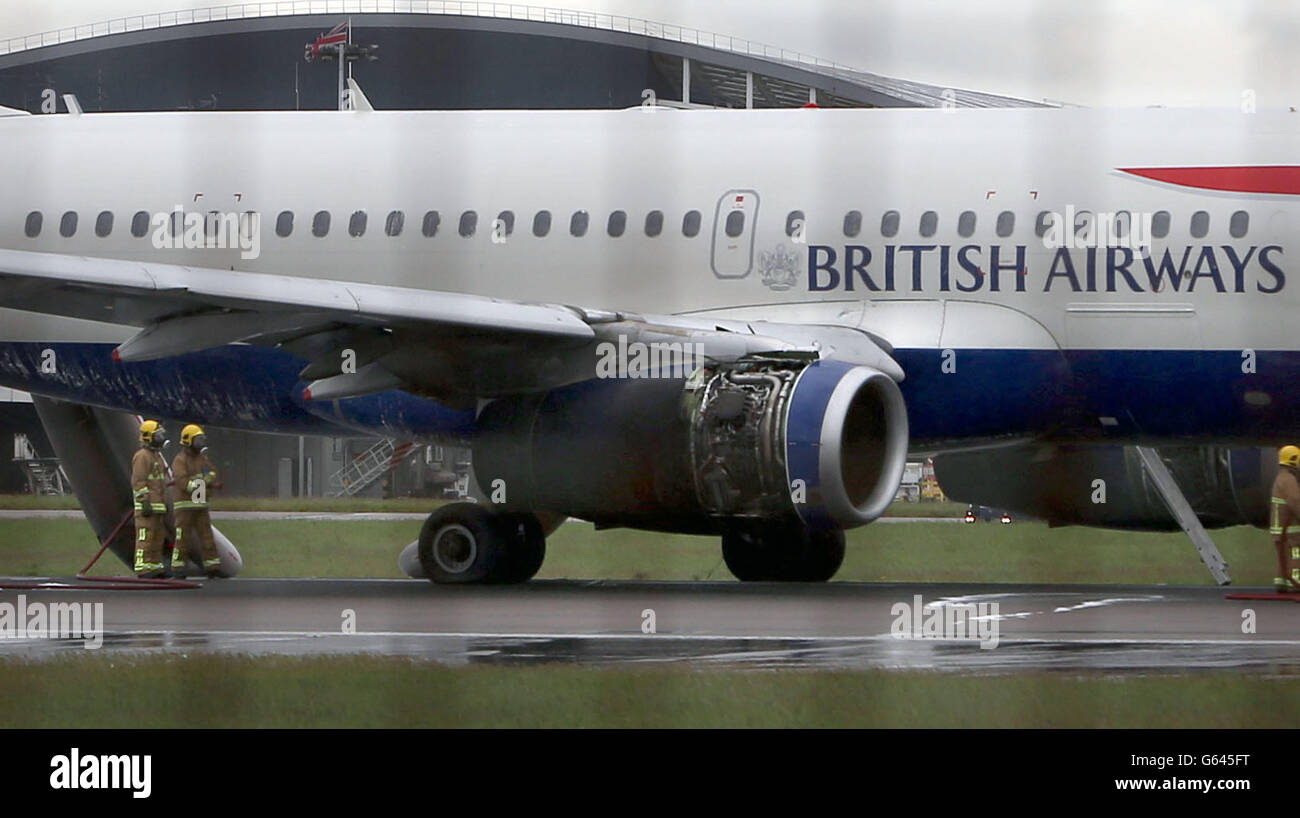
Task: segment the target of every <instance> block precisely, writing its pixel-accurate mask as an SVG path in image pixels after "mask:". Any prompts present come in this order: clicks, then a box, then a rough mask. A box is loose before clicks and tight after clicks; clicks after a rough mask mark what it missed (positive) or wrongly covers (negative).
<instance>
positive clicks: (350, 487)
mask: <svg viewBox="0 0 1300 818" xmlns="http://www.w3.org/2000/svg"><path fill="white" fill-rule="evenodd" d="M414 448H415V444H414V443H402V444H400V445H399V444H398V443H397V441H395V440H392V439H391V438H384V439H383V440H381V441H379V442H378V443H376V444H375V445H373V446H371V447H370V448H369V449H366V450H365V451H364V452H362V453H361V454H359V455H357V456H356V457H354V458H353V459H352V462H350V463H348V464H347V465H346V466H344V467H343V468H341V469H339V470H338V471H336V472H335V473H334V474H332V475H330V484H329V489H328V490H327V492H326V496H327V497H354V496H356V495H357V494H360V493H361V492H363V491H365V490H366V489H367V488H369V487H370V486H372V485H374V483H375V481H376V480H378V479H379V478H381V477H383V476H384V475H385V474H388V473H389V472H391V471H393V470H394V469H396V468H397V466H398V464H399V463H401V462H402V461H403V460H405V459H406V458H407V457H408V456H409V455H410V454H411V451H412V450H413V449H414Z"/></svg>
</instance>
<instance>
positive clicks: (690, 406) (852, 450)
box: [474, 353, 908, 534]
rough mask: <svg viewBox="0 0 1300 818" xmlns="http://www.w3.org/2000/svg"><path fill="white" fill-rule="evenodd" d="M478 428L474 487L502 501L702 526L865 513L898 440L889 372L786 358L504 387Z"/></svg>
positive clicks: (903, 426) (900, 419)
mask: <svg viewBox="0 0 1300 818" xmlns="http://www.w3.org/2000/svg"><path fill="white" fill-rule="evenodd" d="M478 429H479V435H478V438H477V440H476V441H475V444H474V457H475V470H476V473H477V477H478V481H479V486H480V488H481V489H482V491H483V492H484V494H486V495H487V496H488V497H489V499H490V500H491V501H492V503H493V504H500V506H501V507H502V508H503V509H504V510H511V509H518V510H530V511H538V510H544V511H552V512H558V513H561V514H566V515H571V516H575V517H580V518H582V519H586V520H590V521H592V522H594V523H596V525H597V526H600V527H610V526H634V527H638V528H647V529H655V530H662V531H677V532H686V533H701V534H703V533H724V534H725V533H727V532H729V531H735V530H736V529H737V528H738V527H740V528H744V527H746V526H756V525H757V526H765V525H770V526H777V527H782V526H783V527H786V530H790V527H794V528H798V529H802V530H809V531H837V530H839V529H845V528H852V527H855V526H860V525H863V524H865V523H869V522H871V521H872V520H874V519H876V518H877V517H878V516H880V514H882V513H883V512H884V510H885V508H886V507H887V506H888V505H889V503H890V501H891V500H892V499H893V497H894V493H895V491H896V490H897V487H898V484H899V482H900V480H901V477H902V472H903V465H904V461H905V460H906V455H907V444H908V432H907V412H906V408H905V406H904V403H903V397H902V393H901V392H900V391H899V388H898V385H897V384H896V383H895V382H894V380H893V379H892V378H890V377H889V376H888V375H886V374H884V373H882V372H880V371H878V370H876V369H873V368H871V367H866V366H855V365H851V364H847V363H842V362H838V361H832V360H815V359H812V358H810V357H809V356H808V355H806V354H801V353H789V354H783V355H772V356H757V357H755V356H750V357H746V358H742V359H740V360H739V361H735V362H728V363H712V364H708V365H706V366H703V367H701V368H699V369H697V370H696V371H695V372H694V373H693V374H692V375H691V376H690V377H689V378H687V379H683V378H653V377H652V378H609V379H596V380H589V381H585V382H582V383H579V384H576V385H572V386H567V387H564V388H560V389H555V390H552V391H549V392H545V393H540V394H533V395H525V396H516V397H509V398H505V399H501V400H497V401H494V402H493V403H490V404H488V405H487V406H486V407H485V408H484V409H483V411H482V412H481V413H480V416H479V421H478Z"/></svg>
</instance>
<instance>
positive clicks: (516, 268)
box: [0, 109, 1300, 350]
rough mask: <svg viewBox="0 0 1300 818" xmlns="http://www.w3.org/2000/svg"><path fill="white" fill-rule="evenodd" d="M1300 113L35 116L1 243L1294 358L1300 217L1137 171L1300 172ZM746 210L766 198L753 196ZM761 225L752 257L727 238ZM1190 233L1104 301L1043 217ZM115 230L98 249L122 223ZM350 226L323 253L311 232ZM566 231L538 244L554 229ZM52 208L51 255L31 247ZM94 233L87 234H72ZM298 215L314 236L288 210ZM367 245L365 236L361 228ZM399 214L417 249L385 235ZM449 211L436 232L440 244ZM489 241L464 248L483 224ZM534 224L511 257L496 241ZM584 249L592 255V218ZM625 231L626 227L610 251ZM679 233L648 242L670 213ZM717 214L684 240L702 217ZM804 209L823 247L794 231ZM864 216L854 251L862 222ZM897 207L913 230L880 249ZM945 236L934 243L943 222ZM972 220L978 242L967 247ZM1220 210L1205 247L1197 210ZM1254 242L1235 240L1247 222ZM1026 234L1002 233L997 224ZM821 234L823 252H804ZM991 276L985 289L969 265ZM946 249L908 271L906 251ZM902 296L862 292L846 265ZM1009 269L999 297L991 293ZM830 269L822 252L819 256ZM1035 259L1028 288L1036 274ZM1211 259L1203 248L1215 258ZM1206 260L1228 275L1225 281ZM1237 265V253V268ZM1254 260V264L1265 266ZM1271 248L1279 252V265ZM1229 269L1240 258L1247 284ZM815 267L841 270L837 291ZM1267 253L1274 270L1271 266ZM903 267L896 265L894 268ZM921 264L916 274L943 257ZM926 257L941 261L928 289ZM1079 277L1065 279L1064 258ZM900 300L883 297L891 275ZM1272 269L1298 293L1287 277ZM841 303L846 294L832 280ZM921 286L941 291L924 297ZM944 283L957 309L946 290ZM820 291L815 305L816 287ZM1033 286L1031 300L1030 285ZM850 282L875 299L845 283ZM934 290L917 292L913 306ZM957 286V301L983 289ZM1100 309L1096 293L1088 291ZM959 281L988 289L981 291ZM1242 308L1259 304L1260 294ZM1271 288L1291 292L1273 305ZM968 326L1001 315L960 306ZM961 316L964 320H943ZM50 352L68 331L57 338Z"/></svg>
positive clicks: (32, 323)
mask: <svg viewBox="0 0 1300 818" xmlns="http://www.w3.org/2000/svg"><path fill="white" fill-rule="evenodd" d="M1297 144H1300V115H1298V114H1294V113H1282V112H1279V113H1258V114H1239V113H1230V112H1210V111H1182V110H1132V111H1094V110H1084V109H1074V110H960V111H941V110H933V111H929V110H794V111H790V110H779V111H672V110H666V109H660V110H655V109H646V110H629V111H603V112H577V111H558V112H518V111H500V112H357V113H338V112H312V113H305V112H304V113H184V114H104V115H94V114H89V115H83V116H76V117H74V116H62V115H58V116H32V117H9V118H2V119H0V145H2V146H3V147H4V157H5V159H4V161H5V165H6V167H5V173H4V179H5V186H4V189H3V192H2V193H0V247H4V248H11V249H21V250H35V251H46V252H51V253H63V254H76V255H84V256H89V257H106V258H119V259H135V260H152V261H158V262H164V263H172V264H185V265H193V266H202V267H211V268H233V269H237V270H246V271H250V272H273V273H278V274H283V275H301V276H310V277H314V278H329V279H337V280H352V281H365V282H375V283H383V284H390V285H401V286H406V287H416V288H427V289H432V290H446V291H455V292H463V293H473V294H482V295H489V296H496V297H502V298H510V299H517V300H529V301H543V302H552V303H570V304H578V305H582V306H585V307H593V308H601V309H610V310H629V311H636V312H652V313H684V312H712V313H715V314H720V315H722V314H725V315H730V316H742V317H744V316H753V317H764V318H771V319H773V320H788V321H801V320H813V321H819V322H825V321H827V320H832V321H837V322H841V323H850V324H860V325H862V326H864V327H865V328H867V329H870V330H872V331H873V332H877V333H878V334H880V335H881V336H883V337H884V338H885V339H886V340H888V341H890V342H891V343H892V344H893V345H895V346H896V347H923V348H935V347H940V346H945V347H946V346H953V347H963V346H977V347H986V348H1000V347H1029V348H1043V347H1051V346H1059V347H1061V348H1066V349H1109V348H1118V349H1175V350H1193V349H1213V350H1232V349H1245V348H1252V349H1277V350H1284V349H1292V348H1294V347H1295V346H1296V341H1295V339H1294V336H1293V329H1292V324H1291V317H1292V316H1293V315H1294V314H1295V312H1296V306H1297V305H1296V295H1295V293H1296V287H1297V286H1300V285H1297V284H1296V283H1295V282H1293V281H1292V280H1291V279H1292V276H1293V275H1294V274H1295V271H1294V268H1293V264H1292V257H1293V255H1294V252H1293V248H1292V244H1291V236H1292V234H1293V233H1294V230H1295V227H1294V225H1297V224H1300V209H1298V208H1297V197H1296V196H1292V195H1277V194H1258V193H1228V192H1216V191H1207V190H1202V189H1195V188H1190V187H1185V186H1180V185H1171V184H1165V183H1159V182H1152V181H1147V180H1145V179H1142V178H1139V177H1136V176H1134V175H1132V174H1129V173H1125V172H1122V171H1121V170H1119V169H1121V168H1165V167H1215V166H1229V165H1250V166H1274V165H1287V164H1289V163H1291V162H1293V160H1294V157H1295V153H1296V145H1297ZM737 197H740V199H741V201H737ZM176 207H181V208H183V209H184V210H186V211H200V212H206V211H210V210H216V211H219V212H228V211H233V212H243V211H255V212H258V213H260V214H261V236H260V248H259V249H260V254H259V255H258V256H257V257H256V258H243V257H241V251H240V249H239V248H233V249H206V248H204V249H188V250H187V249H183V248H181V249H166V248H163V249H159V248H157V247H155V244H156V242H155V241H154V237H155V236H154V234H155V230H154V227H153V226H152V225H151V226H150V230H149V232H148V233H147V234H146V235H144V236H142V237H136V236H133V235H132V234H131V231H130V225H131V220H132V216H133V214H135V213H136V212H138V211H145V212H147V213H149V214H151V216H152V215H153V214H158V213H164V214H165V213H168V212H171V211H172V210H173V209H174V208H176ZM733 209H736V210H743V211H744V219H743V226H742V228H741V230H740V232H739V234H738V235H736V236H728V235H727V233H726V217H727V215H728V214H729V213H730V212H731V211H732V210H733ZM1067 209H1068V210H1069V211H1070V212H1074V211H1091V212H1096V213H1101V212H1107V213H1109V212H1118V211H1127V212H1129V213H1132V214H1143V213H1152V212H1155V211H1167V212H1168V213H1169V214H1170V229H1169V233H1168V236H1167V237H1165V238H1157V239H1156V240H1155V241H1154V242H1153V248H1152V249H1153V252H1154V254H1155V256H1156V257H1159V256H1161V254H1162V253H1163V252H1164V251H1166V250H1170V251H1171V252H1172V254H1173V256H1172V257H1173V260H1174V263H1175V265H1176V266H1177V265H1179V264H1180V263H1182V262H1183V259H1184V257H1185V256H1186V258H1187V259H1188V260H1187V261H1186V263H1185V265H1184V266H1185V268H1186V271H1187V273H1188V274H1189V277H1188V278H1185V279H1183V280H1182V282H1181V286H1180V287H1179V288H1178V290H1176V291H1175V290H1174V289H1172V288H1170V287H1167V286H1166V287H1164V288H1163V291H1161V292H1152V291H1151V287H1150V286H1149V279H1148V275H1147V272H1146V270H1144V269H1143V264H1142V260H1141V258H1134V259H1133V263H1132V266H1131V267H1129V268H1128V272H1129V273H1130V274H1131V275H1132V278H1133V280H1134V281H1136V282H1137V284H1138V285H1139V289H1140V290H1141V291H1135V290H1134V288H1133V287H1132V286H1131V285H1130V284H1128V283H1127V280H1126V278H1125V277H1124V276H1123V275H1113V274H1112V275H1111V276H1109V278H1110V279H1111V280H1112V282H1113V284H1114V287H1113V291H1107V284H1108V280H1107V279H1108V276H1107V269H1106V254H1107V250H1106V249H1105V248H1103V249H1101V250H1097V251H1096V260H1095V264H1096V267H1095V269H1094V270H1093V274H1092V284H1093V288H1092V289H1093V291H1089V287H1088V284H1089V281H1088V275H1087V271H1086V270H1085V266H1086V263H1087V258H1088V253H1087V252H1086V251H1084V250H1074V251H1072V260H1073V264H1074V265H1075V267H1076V270H1075V271H1074V273H1075V275H1074V278H1073V280H1072V279H1071V278H1069V277H1067V276H1065V275H1063V274H1061V271H1060V269H1059V266H1058V268H1057V273H1058V274H1057V275H1055V276H1052V277H1051V278H1050V284H1049V273H1050V272H1051V271H1052V270H1053V264H1054V260H1055V259H1056V251H1055V250H1053V249H1049V248H1048V247H1045V246H1044V243H1043V240H1042V239H1041V238H1040V237H1039V236H1037V235H1036V234H1035V230H1034V227H1035V220H1036V217H1037V215H1038V214H1039V213H1040V212H1041V211H1054V212H1058V213H1065V212H1067ZM105 210H107V211H111V212H112V213H113V214H114V224H113V229H112V231H111V232H110V234H109V235H107V236H106V237H100V236H97V235H96V232H95V224H96V219H97V216H98V214H99V213H100V212H101V211H105ZM322 210H324V211H328V212H329V213H330V214H331V224H330V228H329V232H328V234H327V235H325V236H323V237H317V236H314V235H313V234H312V221H313V216H314V214H316V213H317V212H318V211H322ZM543 210H544V211H548V212H549V213H550V214H551V225H550V230H549V233H548V234H547V235H546V236H544V237H537V236H535V235H534V234H533V224H534V218H535V214H537V213H538V211H543ZM32 211H39V212H40V213H42V214H43V225H42V228H41V231H40V234H39V236H37V237H35V238H29V237H27V236H26V235H25V234H24V226H25V220H26V219H27V216H28V214H29V213H30V212H32ZM67 211H75V212H77V213H78V225H77V228H76V231H75V233H74V234H73V235H72V236H69V237H65V236H63V235H61V234H60V222H61V219H62V215H63V214H64V213H65V212H67ZM283 211H291V212H292V213H293V214H294V218H293V229H292V233H291V234H290V235H289V236H287V237H281V236H278V235H277V234H276V221H277V216H278V214H280V213H281V212H283ZM357 211H363V212H365V213H366V215H367V224H366V229H365V232H364V234H363V235H360V236H352V235H349V222H350V217H351V215H352V214H353V213H354V212H357ZM392 211H400V212H401V213H402V214H403V227H402V231H401V233H400V235H397V236H389V235H386V231H385V226H386V221H387V219H388V214H389V213H390V212H392ZM429 211H437V213H438V217H439V224H438V228H437V232H436V235H434V236H432V237H426V236H425V235H424V234H423V231H422V227H423V224H424V218H425V214H426V213H427V212H429ZM465 211H474V212H475V213H476V214H477V226H476V230H475V231H474V234H473V235H472V236H468V237H462V236H461V235H459V230H458V228H459V226H460V222H461V217H462V214H463V213H464V212H465ZM503 211H510V212H511V213H513V218H514V223H513V230H512V231H511V232H510V234H509V235H508V236H504V240H500V239H501V238H503V237H502V236H501V235H500V233H501V231H500V230H498V231H497V233H498V235H497V237H496V238H497V240H494V237H493V222H494V220H496V219H497V218H498V215H499V214H501V213H502V212H503ZM579 211H582V212H585V213H586V214H587V218H588V219H589V227H588V229H587V231H586V234H585V235H583V236H581V237H577V236H573V235H571V233H570V222H571V218H572V217H573V214H574V213H576V212H579ZM615 211H622V212H624V213H625V214H626V228H625V230H624V232H623V234H622V235H621V236H617V237H612V236H610V235H609V231H608V229H607V227H608V223H609V219H610V215H611V213H614V212H615ZM651 211H660V212H662V214H663V226H662V231H661V232H660V233H659V234H658V235H656V236H647V235H646V220H647V214H648V213H650V212H651ZM690 211H698V212H699V214H700V226H699V232H698V234H697V235H694V236H686V235H683V229H682V228H683V217H684V215H685V214H687V213H688V212H690ZM794 211H800V212H802V213H803V214H804V222H805V228H804V233H803V235H802V236H800V235H799V233H798V230H797V229H796V230H795V231H794V232H795V235H794V236H792V235H789V234H788V232H787V228H788V226H790V225H791V223H792V222H793V221H794V220H792V219H791V217H790V214H791V213H792V212H794ZM850 211H858V212H860V213H861V229H860V233H858V235H856V236H846V235H845V216H846V213H848V212H850ZM888 211H897V212H898V214H899V220H898V221H899V227H898V232H897V235H895V236H891V237H886V236H882V235H881V223H882V215H883V214H885V213H886V212H888ZM927 211H933V212H934V213H935V214H936V217H937V223H936V229H935V232H934V234H933V235H930V236H922V235H921V233H920V230H921V226H922V225H921V222H922V214H923V213H925V212H927ZM964 211H973V213H974V214H975V223H974V230H973V232H972V233H971V234H970V235H969V236H964V235H961V234H960V233H959V214H961V213H962V212H964ZM1198 211H1204V212H1206V213H1207V214H1208V217H1209V222H1208V232H1207V233H1206V234H1205V236H1204V237H1199V238H1198V237H1193V236H1192V235H1191V233H1190V230H1191V221H1192V217H1193V214H1194V213H1196V212H1198ZM1237 211H1245V212H1246V213H1247V214H1248V217H1249V227H1248V230H1247V232H1246V234H1245V235H1244V236H1242V237H1232V236H1230V234H1229V224H1230V220H1231V217H1232V214H1233V213H1235V212H1237ZM1004 212H1010V213H1011V214H1013V215H1014V220H1015V223H1014V228H1013V229H1012V230H1011V231H1010V233H1009V235H1006V236H999V235H997V231H996V225H997V222H998V219H999V215H1000V214H1002V213H1004ZM800 239H802V240H800ZM972 245H974V246H977V248H978V249H974V250H967V251H965V253H964V256H963V258H964V260H965V262H966V263H967V264H968V265H970V266H972V267H978V268H979V270H980V273H981V275H979V276H976V275H974V274H972V273H970V272H969V271H968V270H966V269H965V268H963V266H962V265H961V263H959V260H958V254H959V252H960V250H961V248H963V247H969V246H972ZM917 246H919V247H923V248H930V249H925V250H919V251H918V250H904V249H902V248H905V247H917ZM850 247H864V248H867V252H869V253H870V256H871V260H870V261H869V262H868V263H866V264H864V265H862V266H861V271H862V272H865V273H866V274H867V275H868V276H869V277H870V278H871V280H872V282H873V283H874V284H875V285H876V286H878V287H880V290H878V291H871V290H869V289H868V286H867V285H866V283H865V280H864V279H863V278H862V277H861V276H860V275H851V274H846V264H845V261H846V256H849V255H851V254H852V259H851V261H854V262H863V260H864V258H865V255H864V254H863V253H862V251H860V250H849V249H848V248H850ZM994 247H997V248H999V252H1000V263H1001V264H1002V265H1003V267H1004V269H1002V270H1001V271H999V286H998V288H997V290H996V291H994V289H993V287H992V281H991V279H992V276H991V275H989V273H990V272H991V271H990V266H991V262H992V258H991V257H992V252H993V250H992V248H994ZM816 248H823V249H816ZM1018 248H1023V254H1024V255H1023V259H1024V270H1023V272H1020V271H1017V270H1015V269H1014V267H1015V265H1016V260H1017V258H1018V256H1017V254H1018V253H1019V252H1022V251H1020V250H1019V249H1018ZM1188 248H1191V249H1190V250H1189V249H1188ZM1203 248H1210V249H1209V250H1208V253H1209V255H1210V259H1209V261H1213V262H1214V263H1215V264H1217V266H1218V267H1219V268H1220V270H1219V281H1221V282H1222V284H1223V288H1224V290H1225V291H1224V292H1219V291H1218V289H1219V288H1218V286H1217V285H1218V282H1216V280H1215V279H1214V278H1213V277H1212V276H1210V275H1209V274H1208V273H1209V270H1210V265H1209V263H1208V261H1205V260H1202V264H1201V268H1200V272H1201V273H1202V275H1200V276H1197V277H1195V278H1192V277H1190V272H1191V271H1192V269H1193V266H1194V265H1195V264H1196V263H1197V261H1198V258H1199V257H1200V254H1201V253H1202V252H1206V251H1204V249H1203ZM1225 248H1226V249H1225ZM1250 248H1256V249H1254V250H1253V251H1251V250H1250ZM1265 248H1271V249H1268V251H1267V253H1265V252H1264V250H1265ZM1229 250H1230V251H1231V256H1232V258H1234V259H1236V260H1237V261H1238V262H1241V260H1242V259H1247V258H1248V260H1247V261H1245V262H1242V263H1241V269H1240V272H1239V273H1237V274H1236V275H1234V268H1233V263H1232V262H1231V260H1230V259H1229ZM810 252H813V253H816V254H817V255H816V257H815V258H814V261H813V265H812V266H814V267H815V266H816V265H817V264H819V263H824V262H827V261H828V260H829V255H828V254H829V253H831V252H834V253H835V254H836V257H837V258H836V261H835V263H834V264H833V265H829V266H828V267H827V268H825V269H822V270H812V271H810V270H809V266H810V265H809V253H810ZM1248 253H1249V256H1248ZM891 256H892V262H889V261H887V257H891ZM918 259H919V261H918ZM914 263H916V264H918V265H919V266H917V267H915V268H914V266H913V265H914ZM1057 263H1058V265H1059V262H1057ZM887 264H888V265H889V266H892V267H893V276H892V278H893V282H892V283H893V288H892V290H887V289H886V287H885V279H886V266H887ZM1270 268H1274V269H1276V270H1277V272H1273V271H1272V270H1271V269H1270ZM830 270H834V271H835V275H836V276H837V277H838V279H839V281H838V282H837V286H833V287H831V286H826V287H825V288H824V289H822V287H823V285H827V284H829V283H830V282H831V280H832V279H831V272H830ZM914 270H915V271H917V272H918V275H917V276H916V277H915V279H914V275H913V273H914ZM945 273H946V276H945V277H946V278H947V284H948V287H947V289H946V290H944V289H943V282H942V280H941V276H944V274H945ZM810 276H812V277H813V278H814V281H813V283H814V284H815V286H816V289H813V288H810ZM1018 278H1019V279H1021V280H1020V281H1017V279H1018ZM848 281H853V282H854V284H855V287H854V289H853V290H851V291H850V290H848V289H846V284H847V282H848ZM916 284H919V285H920V286H919V288H918V287H916V286H915V285H916ZM959 285H960V286H959ZM1076 285H1077V287H1078V289H1077V291H1076V289H1075V286H1076ZM962 287H965V288H967V289H969V290H970V291H969V292H963V291H962V289H961V288H962ZM1237 290H1240V291H1239V292H1238V291H1237ZM1265 290H1267V291H1268V292H1265ZM954 304H958V305H961V304H978V305H988V306H981V307H978V308H971V309H965V311H963V308H959V309H958V310H957V311H955V312H954V311H952V305H954ZM945 314H947V319H946V321H945V318H944V316H945ZM0 321H2V322H3V323H2V324H0V336H4V337H3V340H10V341H17V340H117V341H120V340H122V339H123V338H125V337H127V336H129V334H130V333H131V330H129V329H124V328H120V327H108V326H103V327H95V326H93V325H89V324H87V323H86V322H79V321H69V320H66V319H52V318H46V317H41V318H35V317H31V316H22V315H20V314H17V313H13V312H4V313H0ZM52 335H58V336H62V337H60V338H54V337H52Z"/></svg>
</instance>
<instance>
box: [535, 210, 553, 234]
mask: <svg viewBox="0 0 1300 818" xmlns="http://www.w3.org/2000/svg"><path fill="white" fill-rule="evenodd" d="M550 232H551V211H549V210H539V211H537V215H536V216H533V235H534V236H536V237H537V238H539V239H540V238H543V237H545V236H546V234H547V233H550Z"/></svg>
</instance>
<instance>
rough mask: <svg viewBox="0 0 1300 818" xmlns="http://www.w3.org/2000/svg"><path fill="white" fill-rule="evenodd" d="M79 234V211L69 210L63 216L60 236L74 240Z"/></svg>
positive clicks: (60, 224) (60, 223)
mask: <svg viewBox="0 0 1300 818" xmlns="http://www.w3.org/2000/svg"><path fill="white" fill-rule="evenodd" d="M76 232H77V211H75V210H69V211H68V212H67V213H64V214H63V219H62V220H60V221H59V235H60V236H63V238H65V239H70V238H72V235H73V234H74V233H76Z"/></svg>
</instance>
